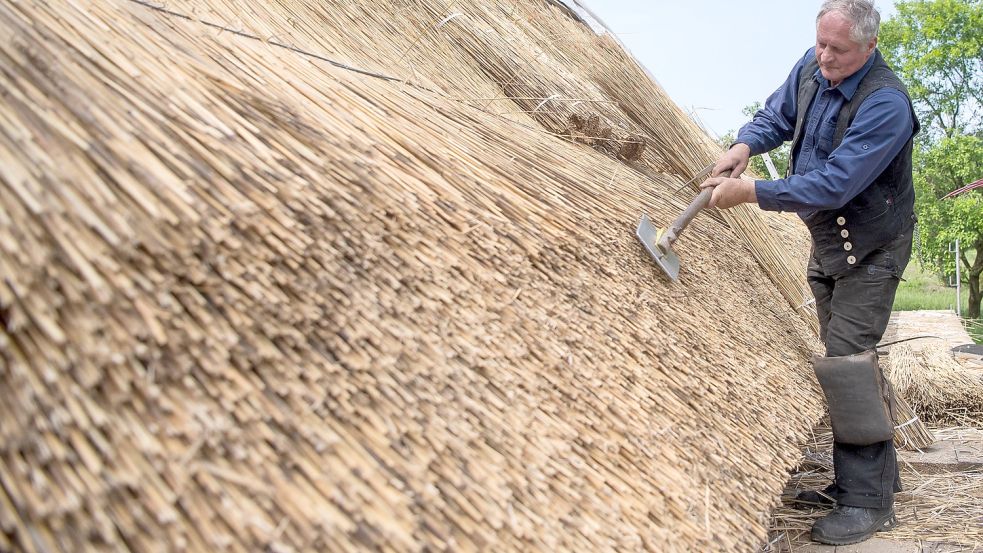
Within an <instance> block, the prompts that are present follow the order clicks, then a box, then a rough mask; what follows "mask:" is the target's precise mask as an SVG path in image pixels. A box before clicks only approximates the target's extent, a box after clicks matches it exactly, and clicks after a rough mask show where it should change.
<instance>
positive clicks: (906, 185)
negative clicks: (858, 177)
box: [788, 50, 920, 278]
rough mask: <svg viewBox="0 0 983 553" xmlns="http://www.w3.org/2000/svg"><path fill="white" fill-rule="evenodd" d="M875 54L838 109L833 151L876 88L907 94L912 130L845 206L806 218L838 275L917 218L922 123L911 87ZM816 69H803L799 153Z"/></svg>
mask: <svg viewBox="0 0 983 553" xmlns="http://www.w3.org/2000/svg"><path fill="white" fill-rule="evenodd" d="M874 56H875V57H874V64H873V66H872V67H871V68H870V71H869V72H868V73H867V75H866V76H864V78H863V79H862V80H861V81H860V84H859V85H858V87H857V91H856V93H854V95H853V98H851V99H850V101H848V102H845V103H844V104H843V107H842V108H841V109H840V113H839V115H838V117H837V121H836V130H835V132H834V133H833V150H835V149H836V148H837V147H838V146H839V145H840V143H841V142H842V141H843V136H844V135H845V134H846V132H847V129H849V128H850V125H851V124H853V119H854V117H856V115H857V111H859V109H860V105H861V104H862V103H863V102H864V100H866V99H867V97H868V96H870V94H871V93H873V92H874V91H876V90H880V89H881V88H885V87H890V88H895V89H897V90H900V91H901V92H902V93H904V95H905V97H906V98H908V109H909V110H910V111H911V117H912V121H913V123H914V132H913V133H912V138H909V139H908V142H907V143H906V144H905V146H904V147H903V148H902V149H901V151H900V152H899V153H898V155H897V156H896V157H895V158H894V159H893V160H892V161H891V163H890V164H889V165H888V166H887V168H886V169H885V170H884V172H882V173H881V174H880V175H879V176H878V177H877V178H875V179H874V182H873V183H871V184H870V186H868V187H867V188H865V189H864V190H863V191H862V192H860V194H858V195H857V196H856V197H855V198H853V199H852V200H850V201H849V202H847V204H846V205H845V206H843V207H841V208H840V209H831V210H824V211H816V212H813V213H809V214H807V215H804V216H802V220H803V221H804V222H805V224H806V227H808V229H809V233H810V234H811V235H812V242H813V245H814V247H815V253H816V256H817V257H818V258H819V262H820V264H821V265H822V267H823V271H824V272H825V273H826V275H828V276H832V277H834V278H838V277H840V276H843V275H844V274H846V273H847V272H848V271H850V270H851V269H853V268H855V267H857V266H859V265H861V264H863V261H864V258H865V257H867V256H868V255H869V254H870V253H872V252H873V251H874V250H876V249H878V248H880V247H882V246H884V245H885V244H887V243H888V242H890V241H891V240H893V239H895V238H897V237H898V236H899V235H900V234H902V233H903V232H906V231H907V230H908V228H909V227H910V226H911V225H912V224H914V221H915V213H914V206H915V187H914V184H913V182H912V177H911V150H912V143H913V138H914V135H915V134H917V133H918V131H919V129H920V125H919V123H918V118H917V117H916V116H915V112H914V110H913V109H912V107H911V97H910V96H909V95H908V90H907V89H906V88H905V86H904V84H903V83H902V82H901V80H900V79H898V77H897V75H895V74H894V71H892V70H891V68H890V67H888V65H887V63H885V62H884V58H882V57H881V53H880V51H878V50H875V51H874ZM817 69H819V65H818V63H817V62H816V60H815V59H813V60H812V61H810V62H809V63H807V64H806V66H805V67H803V68H802V71H801V72H800V73H799V91H798V104H797V106H798V113H797V114H796V122H795V132H794V134H793V135H792V149H791V151H792V152H795V151H796V149H797V147H798V146H799V142H800V141H801V140H802V132H803V129H804V128H805V120H806V118H807V116H808V114H809V108H810V106H811V104H812V100H813V98H815V96H816V92H817V91H818V90H819V83H818V82H816V80H815V79H814V78H813V75H814V74H815V73H816V70H817ZM794 163H795V161H794V159H790V160H789V164H788V166H789V172H790V173H791V171H792V168H793V167H794Z"/></svg>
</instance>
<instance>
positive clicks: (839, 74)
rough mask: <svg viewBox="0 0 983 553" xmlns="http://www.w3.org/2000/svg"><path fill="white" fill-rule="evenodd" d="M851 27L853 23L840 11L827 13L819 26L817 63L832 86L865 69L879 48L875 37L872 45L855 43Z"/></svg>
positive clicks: (817, 33) (817, 31)
mask: <svg viewBox="0 0 983 553" xmlns="http://www.w3.org/2000/svg"><path fill="white" fill-rule="evenodd" d="M850 27H851V25H850V20H849V19H847V18H846V17H845V16H844V15H843V14H841V13H838V12H830V13H827V14H826V15H824V16H822V18H820V19H819V23H818V24H817V25H816V61H818V62H819V70H820V71H821V72H822V74H823V77H826V78H827V79H829V81H830V83H832V85H833V86H837V85H839V84H840V83H841V82H843V79H846V78H847V77H849V76H850V75H853V74H854V73H856V72H857V70H859V69H860V68H861V67H863V66H864V64H865V63H867V58H869V57H870V55H871V54H872V53H873V52H874V47H875V46H877V39H876V38H875V39H874V40H872V41H871V42H870V43H869V44H857V43H856V42H854V40H853V38H851V37H850Z"/></svg>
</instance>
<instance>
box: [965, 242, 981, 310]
mask: <svg viewBox="0 0 983 553" xmlns="http://www.w3.org/2000/svg"><path fill="white" fill-rule="evenodd" d="M963 261H965V262H966V263H965V265H966V267H967V269H969V270H968V271H967V272H968V273H969V306H968V307H967V308H966V317H967V318H970V319H979V318H980V303H981V301H983V296H981V295H980V280H981V278H980V277H983V241H980V242H977V243H976V261H975V262H974V263H973V266H972V267H970V266H969V260H968V259H967V258H966V257H965V254H964V255H963Z"/></svg>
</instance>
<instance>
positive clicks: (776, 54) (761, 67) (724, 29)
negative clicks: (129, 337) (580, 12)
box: [581, 0, 895, 135]
mask: <svg viewBox="0 0 983 553" xmlns="http://www.w3.org/2000/svg"><path fill="white" fill-rule="evenodd" d="M581 2H582V3H585V4H586V5H587V6H589V7H590V9H591V10H592V11H593V12H594V13H595V14H596V15H597V16H598V17H599V18H601V19H602V20H603V21H604V23H606V24H607V26H608V28H610V29H611V31H612V32H614V33H615V34H616V35H618V38H619V39H620V40H621V42H622V43H624V45H625V46H626V47H627V48H628V49H629V50H631V52H632V54H634V55H635V57H636V58H637V59H638V60H639V61H640V62H641V63H642V64H643V65H645V67H647V68H648V69H649V71H650V72H651V73H652V75H653V76H655V78H656V80H658V81H659V83H660V84H661V85H662V86H663V88H665V89H666V91H667V92H668V93H669V95H670V96H671V97H672V99H673V100H675V102H676V103H677V104H679V105H680V106H681V107H682V108H683V109H685V110H686V111H687V112H693V111H695V113H696V115H697V116H698V117H699V119H700V120H702V121H703V124H704V126H705V127H707V129H708V130H710V131H711V132H713V133H716V134H718V135H720V134H724V133H726V132H727V131H729V130H731V129H737V128H738V127H740V126H741V125H742V124H743V123H744V122H745V121H746V119H747V118H746V117H745V116H744V115H743V114H742V113H741V110H742V109H743V108H744V106H746V105H748V104H751V103H753V102H755V101H759V100H760V101H762V102H763V101H764V99H765V98H767V97H768V95H769V94H771V92H772V91H774V90H775V88H777V87H778V85H780V84H781V83H782V81H784V80H785V78H786V77H787V76H788V73H789V71H790V70H791V69H792V65H794V64H795V62H796V61H797V60H798V59H799V58H800V57H802V55H803V54H804V53H805V51H806V50H807V49H808V48H809V47H810V46H812V45H813V42H814V41H815V36H816V25H815V21H816V13H817V12H818V11H819V6H820V4H822V2H821V0H751V1H747V2H736V1H728V0H684V1H671V2H666V1H652V0H581ZM876 5H877V6H878V8H879V9H880V12H881V20H882V21H883V20H885V19H887V18H888V17H890V16H891V15H893V14H894V13H895V11H894V2H893V0H877V2H876Z"/></svg>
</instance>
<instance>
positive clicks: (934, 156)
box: [915, 134, 983, 319]
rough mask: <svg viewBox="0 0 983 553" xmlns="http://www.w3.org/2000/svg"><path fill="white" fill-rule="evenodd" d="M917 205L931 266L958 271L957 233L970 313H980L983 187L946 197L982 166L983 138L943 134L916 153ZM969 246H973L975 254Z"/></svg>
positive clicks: (924, 248) (977, 174)
mask: <svg viewBox="0 0 983 553" xmlns="http://www.w3.org/2000/svg"><path fill="white" fill-rule="evenodd" d="M916 166H917V168H916V171H915V190H916V194H917V199H916V205H915V209H916V210H917V212H918V218H919V229H920V232H919V234H920V238H921V247H922V252H923V255H924V257H925V259H924V261H925V262H927V264H928V265H930V266H931V267H932V268H933V269H935V270H938V271H940V272H941V273H942V274H952V273H954V272H955V263H956V261H955V259H953V258H952V256H951V255H949V254H948V251H949V246H950V244H952V243H953V242H955V241H956V239H959V243H960V249H961V255H960V260H959V261H960V262H961V263H962V277H963V280H964V281H965V282H966V284H967V285H968V286H967V287H968V288H969V307H968V309H967V310H966V316H967V317H969V318H973V319H978V318H979V317H980V307H981V300H983V296H981V285H983V191H980V190H976V191H973V192H969V193H967V194H963V195H962V196H958V197H956V198H949V199H946V200H943V199H942V197H943V196H945V195H946V194H948V193H949V192H951V191H953V190H955V189H957V188H960V187H962V186H963V185H964V184H968V183H970V182H972V181H974V180H976V179H978V178H979V177H980V176H981V175H980V171H981V168H983V138H981V137H980V136H975V135H963V134H960V135H956V136H953V137H951V138H943V139H942V140H940V141H939V142H938V143H937V144H935V145H933V146H932V147H931V148H929V149H927V150H926V151H924V152H922V153H919V154H918V155H917V156H916ZM969 252H975V259H974V256H973V255H970V254H969Z"/></svg>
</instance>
